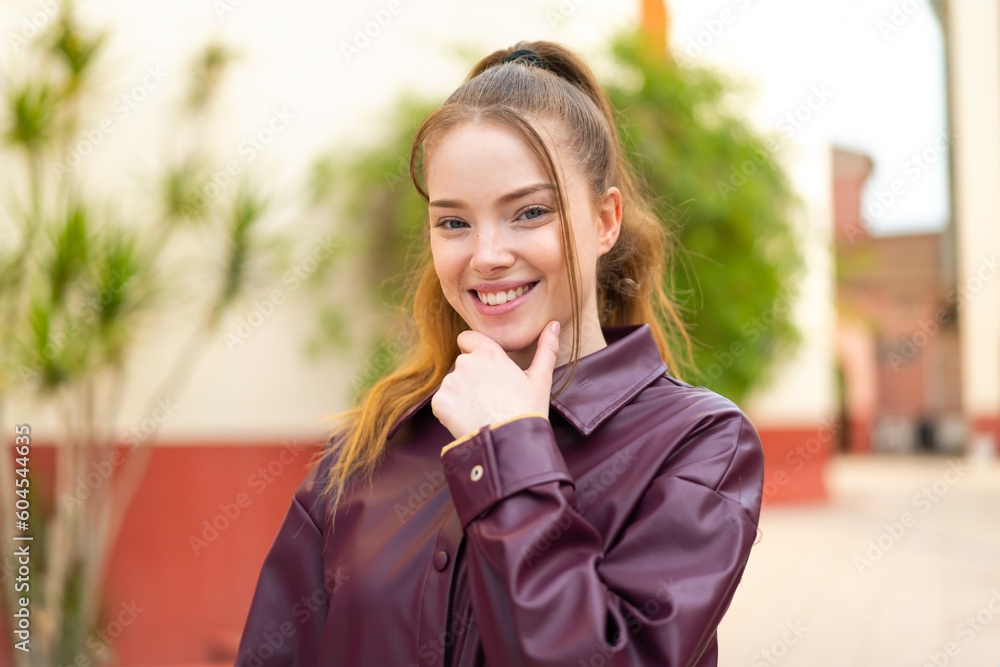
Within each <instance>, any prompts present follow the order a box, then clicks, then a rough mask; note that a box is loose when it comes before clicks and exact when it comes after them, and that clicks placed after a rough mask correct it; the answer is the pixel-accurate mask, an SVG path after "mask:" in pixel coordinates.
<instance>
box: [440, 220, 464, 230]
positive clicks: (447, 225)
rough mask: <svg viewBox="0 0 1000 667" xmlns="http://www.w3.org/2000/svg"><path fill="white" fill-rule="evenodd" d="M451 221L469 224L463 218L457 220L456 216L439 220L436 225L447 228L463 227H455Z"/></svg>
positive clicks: (457, 227) (456, 227)
mask: <svg viewBox="0 0 1000 667" xmlns="http://www.w3.org/2000/svg"><path fill="white" fill-rule="evenodd" d="M451 223H455V224H456V225H465V226H468V225H466V224H465V222H463V221H462V220H456V219H455V218H445V219H444V220H440V221H438V223H437V225H435V226H436V227H444V228H445V229H461V227H459V226H455V227H453V226H452V225H451Z"/></svg>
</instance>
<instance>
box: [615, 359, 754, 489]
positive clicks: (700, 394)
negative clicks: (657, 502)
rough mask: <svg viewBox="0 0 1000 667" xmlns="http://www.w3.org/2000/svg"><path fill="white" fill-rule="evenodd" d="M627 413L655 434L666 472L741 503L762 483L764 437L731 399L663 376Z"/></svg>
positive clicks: (643, 392)
mask: <svg viewBox="0 0 1000 667" xmlns="http://www.w3.org/2000/svg"><path fill="white" fill-rule="evenodd" d="M629 409H630V410H631V411H632V412H634V413H636V416H637V417H638V418H639V419H640V420H641V422H642V423H643V424H645V426H644V428H647V429H648V430H649V431H650V432H651V433H653V434H655V435H656V436H657V437H656V441H657V444H656V446H657V447H662V452H661V454H662V459H661V461H662V465H661V471H662V472H664V473H668V474H674V475H680V476H683V477H685V478H687V479H689V480H690V481H692V482H695V483H698V484H702V485H704V486H708V487H710V488H712V489H714V490H716V491H718V492H719V493H721V494H723V495H727V496H732V497H733V499H734V500H740V501H741V502H742V501H745V500H747V498H746V497H745V493H746V491H747V490H748V488H750V489H752V488H753V487H755V486H761V485H762V484H763V475H764V455H763V449H762V447H761V443H760V437H759V436H758V434H757V431H756V429H755V428H754V426H753V424H752V423H751V421H750V419H749V418H748V417H747V415H746V413H744V412H743V410H741V409H740V408H739V406H737V405H736V404H735V403H734V402H733V401H731V400H729V399H728V398H726V397H724V396H721V395H720V394H717V393H715V392H714V391H712V390H710V389H707V388H705V387H696V386H693V385H690V384H687V383H686V382H682V381H680V380H678V379H677V378H675V377H673V376H672V375H670V374H669V373H667V372H664V373H663V374H662V375H661V376H659V377H658V378H657V379H656V380H655V381H654V382H652V383H651V384H650V385H649V386H647V387H646V388H645V389H644V390H643V391H642V392H641V393H640V394H639V395H637V396H636V397H635V398H634V399H633V401H632V402H631V403H630V405H629ZM757 502H759V500H758V501H757Z"/></svg>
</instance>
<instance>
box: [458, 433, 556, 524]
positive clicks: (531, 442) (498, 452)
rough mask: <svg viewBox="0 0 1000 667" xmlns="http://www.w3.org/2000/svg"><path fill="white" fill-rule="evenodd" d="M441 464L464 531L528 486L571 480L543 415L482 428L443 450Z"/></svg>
mask: <svg viewBox="0 0 1000 667" xmlns="http://www.w3.org/2000/svg"><path fill="white" fill-rule="evenodd" d="M441 463H442V465H443V468H444V473H445V477H446V478H447V480H448V488H449V489H450V490H451V498H452V502H453V503H454V504H455V509H456V510H457V511H458V517H459V520H460V521H461V522H462V529H463V530H464V529H465V527H466V526H467V525H468V523H469V522H470V521H472V520H473V519H475V518H477V517H480V516H482V515H484V514H486V513H487V512H489V511H490V509H491V508H492V507H493V506H494V505H495V504H497V503H498V502H499V501H501V500H503V499H504V498H506V497H508V496H511V495H513V494H515V493H518V492H519V491H523V490H524V489H526V488H528V487H530V486H533V485H536V484H543V483H545V482H551V481H562V482H568V483H572V482H573V478H572V477H571V476H570V474H569V470H568V469H567V468H566V461H565V460H564V459H563V456H562V453H561V452H560V451H559V447H558V446H557V445H556V440H555V435H554V434H553V433H552V425H551V424H550V423H549V420H548V419H546V418H545V417H543V416H540V415H539V416H535V415H523V416H521V417H517V418H515V419H513V420H511V421H507V422H503V423H500V424H496V425H493V426H484V427H482V428H481V429H479V430H478V431H476V432H475V433H471V434H469V435H467V436H465V437H464V438H461V439H459V440H456V441H455V442H453V443H451V444H450V445H448V446H447V447H445V448H444V449H443V450H441Z"/></svg>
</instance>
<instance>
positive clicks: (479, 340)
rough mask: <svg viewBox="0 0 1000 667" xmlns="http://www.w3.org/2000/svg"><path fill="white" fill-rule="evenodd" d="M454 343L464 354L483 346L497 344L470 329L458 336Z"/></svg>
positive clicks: (484, 335)
mask: <svg viewBox="0 0 1000 667" xmlns="http://www.w3.org/2000/svg"><path fill="white" fill-rule="evenodd" d="M455 342H456V343H458V349H459V350H461V351H462V352H463V353H465V354H468V353H469V352H472V351H474V350H478V349H479V348H481V347H482V346H483V345H489V344H491V343H492V344H493V345H497V343H496V342H495V341H494V340H493V339H492V338H490V337H489V336H487V335H486V334H484V333H480V332H478V331H473V330H472V329H468V330H466V331H463V332H462V333H460V334H458V338H456V339H455ZM497 347H499V345H497Z"/></svg>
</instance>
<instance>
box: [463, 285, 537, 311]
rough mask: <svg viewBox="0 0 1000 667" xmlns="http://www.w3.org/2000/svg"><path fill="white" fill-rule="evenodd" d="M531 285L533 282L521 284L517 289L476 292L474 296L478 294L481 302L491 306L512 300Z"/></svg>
mask: <svg viewBox="0 0 1000 667" xmlns="http://www.w3.org/2000/svg"><path fill="white" fill-rule="evenodd" d="M533 285H534V283H530V284H528V285H521V286H520V287H518V288H517V289H511V290H507V291H506V292H476V296H478V297H479V300H480V301H482V302H483V303H488V304H489V305H491V306H499V305H501V304H504V303H507V302H508V301H513V300H514V299H516V298H517V297H519V296H521V295H522V294H524V293H525V292H527V291H528V290H529V289H531V287H532V286H533Z"/></svg>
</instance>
